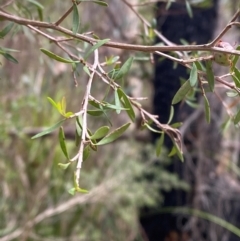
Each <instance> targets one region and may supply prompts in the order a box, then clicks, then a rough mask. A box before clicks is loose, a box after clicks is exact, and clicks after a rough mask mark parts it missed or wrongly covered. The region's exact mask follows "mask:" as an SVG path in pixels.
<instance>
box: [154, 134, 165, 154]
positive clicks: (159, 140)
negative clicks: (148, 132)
mask: <svg viewBox="0 0 240 241" xmlns="http://www.w3.org/2000/svg"><path fill="white" fill-rule="evenodd" d="M164 136H165V133H164V132H163V133H162V134H161V136H160V138H159V139H158V141H157V147H156V155H157V156H160V154H161V150H162V145H163V142H164Z"/></svg>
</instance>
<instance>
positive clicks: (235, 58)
mask: <svg viewBox="0 0 240 241" xmlns="http://www.w3.org/2000/svg"><path fill="white" fill-rule="evenodd" d="M236 50H238V51H239V50H240V45H239V46H237V48H236ZM238 59H239V55H235V56H234V58H233V61H232V67H233V68H234V67H235V65H236V63H237V61H238Z"/></svg>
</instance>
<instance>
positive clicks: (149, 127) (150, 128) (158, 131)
mask: <svg viewBox="0 0 240 241" xmlns="http://www.w3.org/2000/svg"><path fill="white" fill-rule="evenodd" d="M144 126H146V127H147V128H148V129H149V130H150V131H152V132H155V133H162V131H160V130H156V129H154V128H152V127H151V126H150V125H149V124H147V123H145V124H144Z"/></svg>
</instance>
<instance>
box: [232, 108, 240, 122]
mask: <svg viewBox="0 0 240 241" xmlns="http://www.w3.org/2000/svg"><path fill="white" fill-rule="evenodd" d="M239 121H240V110H239V111H238V112H237V114H236V115H235V117H234V121H233V123H234V125H237V124H238V122H239Z"/></svg>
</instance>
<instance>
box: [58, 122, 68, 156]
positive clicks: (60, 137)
mask: <svg viewBox="0 0 240 241" xmlns="http://www.w3.org/2000/svg"><path fill="white" fill-rule="evenodd" d="M58 140H59V143H60V147H61V149H62V152H63V154H64V155H65V157H66V158H67V159H68V160H69V155H68V151H67V146H66V143H65V135H64V131H63V127H62V126H61V127H60V128H59V133H58Z"/></svg>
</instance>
